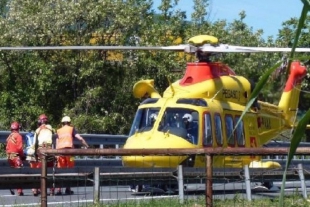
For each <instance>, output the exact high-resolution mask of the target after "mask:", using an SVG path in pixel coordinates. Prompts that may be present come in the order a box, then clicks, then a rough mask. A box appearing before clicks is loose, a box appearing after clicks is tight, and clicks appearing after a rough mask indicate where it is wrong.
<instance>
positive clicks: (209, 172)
mask: <svg viewBox="0 0 310 207" xmlns="http://www.w3.org/2000/svg"><path fill="white" fill-rule="evenodd" d="M212 160H213V157H212V156H211V155H207V154H206V175H207V177H206V206H207V207H212V205H213V200H212V197H213V192H212V190H213V189H212V176H213V168H212V164H213V163H212Z"/></svg>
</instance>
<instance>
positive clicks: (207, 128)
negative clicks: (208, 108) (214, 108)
mask: <svg viewBox="0 0 310 207" xmlns="http://www.w3.org/2000/svg"><path fill="white" fill-rule="evenodd" d="M204 123H205V125H204V137H203V145H204V146H210V145H211V146H212V143H213V142H212V124H211V116H210V114H209V113H206V114H205V115H204Z"/></svg>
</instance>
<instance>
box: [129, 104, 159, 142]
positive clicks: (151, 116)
mask: <svg viewBox="0 0 310 207" xmlns="http://www.w3.org/2000/svg"><path fill="white" fill-rule="evenodd" d="M159 110H160V108H155V107H154V108H142V109H139V110H138V111H137V113H136V116H135V119H134V121H133V124H132V126H131V129H130V133H129V136H131V135H133V134H135V133H136V132H144V131H150V130H151V129H152V128H153V125H154V123H155V121H156V120H157V117H158V112H159Z"/></svg>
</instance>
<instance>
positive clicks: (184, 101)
mask: <svg viewBox="0 0 310 207" xmlns="http://www.w3.org/2000/svg"><path fill="white" fill-rule="evenodd" d="M177 103H178V104H191V105H195V106H208V104H207V102H206V101H205V100H203V99H200V98H180V99H178V100H177Z"/></svg>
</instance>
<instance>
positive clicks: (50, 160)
mask: <svg viewBox="0 0 310 207" xmlns="http://www.w3.org/2000/svg"><path fill="white" fill-rule="evenodd" d="M53 133H54V131H53V128H52V126H51V125H49V124H48V118H47V116H46V115H45V114H41V115H40V116H39V118H38V128H37V129H36V131H35V134H34V145H35V158H36V159H35V161H30V167H31V168H41V160H40V156H39V155H38V150H40V149H52V144H53V141H52V137H53ZM46 160H47V167H54V163H55V156H52V155H50V156H47V157H46ZM32 192H33V195H34V196H37V195H38V194H39V193H40V191H39V189H35V188H33V189H32ZM53 192H54V189H53V188H51V189H50V194H53Z"/></svg>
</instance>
